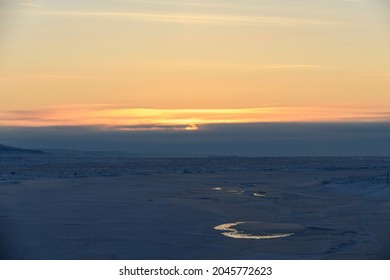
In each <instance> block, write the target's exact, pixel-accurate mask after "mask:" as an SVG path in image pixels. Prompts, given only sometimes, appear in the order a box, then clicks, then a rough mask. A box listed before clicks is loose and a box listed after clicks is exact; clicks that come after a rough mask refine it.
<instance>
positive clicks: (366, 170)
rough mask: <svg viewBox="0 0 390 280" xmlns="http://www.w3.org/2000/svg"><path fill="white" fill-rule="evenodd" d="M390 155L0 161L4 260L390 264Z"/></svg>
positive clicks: (24, 158) (47, 157)
mask: <svg viewBox="0 0 390 280" xmlns="http://www.w3.org/2000/svg"><path fill="white" fill-rule="evenodd" d="M389 169H390V158H385V157H372V158H369V157H364V158H341V157H340V158H313V157H311V158H240V157H232V158H229V157H226V158H223V157H221V158H213V157H210V158H172V159H169V158H131V157H126V156H90V155H79V156H64V155H62V156H55V155H14V156H12V155H6V156H1V157H0V238H1V239H0V252H1V253H0V257H1V258H3V259H389V258H390V219H389V217H390V184H389V183H388V182H387V178H386V177H387V176H386V172H387V170H389Z"/></svg>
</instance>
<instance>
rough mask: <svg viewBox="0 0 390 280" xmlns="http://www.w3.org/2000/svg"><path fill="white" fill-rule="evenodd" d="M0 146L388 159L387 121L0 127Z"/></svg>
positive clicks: (156, 152)
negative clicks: (177, 126) (184, 126)
mask: <svg viewBox="0 0 390 280" xmlns="http://www.w3.org/2000/svg"><path fill="white" fill-rule="evenodd" d="M0 139H1V143H2V144H5V145H11V146H20V147H25V148H36V149H40V148H65V149H79V150H87V151H88V150H89V151H91V150H103V151H127V152H130V153H134V154H137V155H141V156H142V155H155V156H161V155H166V156H172V155H188V156H207V155H238V156H390V145H388V143H389V142H390V124H389V123H375V122H374V123H262V124H258V123H255V124H214V125H211V124H210V125H205V126H202V128H201V129H200V130H199V131H196V132H188V131H185V130H167V129H154V130H148V129H146V130H136V129H135V130H112V129H104V128H102V127H94V126H81V127H72V126H70V127H39V128H31V127H8V128H7V127H6V128H5V127H0Z"/></svg>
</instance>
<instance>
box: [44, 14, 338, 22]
mask: <svg viewBox="0 0 390 280" xmlns="http://www.w3.org/2000/svg"><path fill="white" fill-rule="evenodd" d="M37 13H39V14H45V15H53V16H73V17H91V18H109V19H120V20H124V19H125V20H146V21H157V22H173V23H205V24H251V25H253V24H279V25H332V24H335V23H332V22H327V21H320V20H314V19H304V18H290V17H259V16H236V15H216V14H215V15H205V14H199V15H196V14H164V13H134V12H107V11H82V12H80V11H40V12H37Z"/></svg>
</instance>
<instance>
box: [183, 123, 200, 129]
mask: <svg viewBox="0 0 390 280" xmlns="http://www.w3.org/2000/svg"><path fill="white" fill-rule="evenodd" d="M186 130H199V127H198V126H197V125H196V124H189V125H187V127H186Z"/></svg>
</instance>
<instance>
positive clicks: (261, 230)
mask: <svg viewBox="0 0 390 280" xmlns="http://www.w3.org/2000/svg"><path fill="white" fill-rule="evenodd" d="M239 225H246V227H244V228H245V230H240V229H237V226H239ZM272 228H274V229H275V231H276V232H272V231H271V230H270V229H272ZM214 229H215V230H219V231H223V232H222V233H221V234H222V235H224V236H227V237H230V238H237V239H275V238H285V237H290V236H292V235H294V234H295V232H283V231H292V230H293V229H295V230H296V231H298V230H302V229H303V227H301V226H299V225H290V224H285V225H277V224H275V225H273V226H272V225H271V224H263V223H258V222H235V223H227V224H222V225H218V226H215V227H214Z"/></svg>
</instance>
